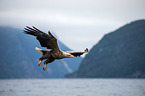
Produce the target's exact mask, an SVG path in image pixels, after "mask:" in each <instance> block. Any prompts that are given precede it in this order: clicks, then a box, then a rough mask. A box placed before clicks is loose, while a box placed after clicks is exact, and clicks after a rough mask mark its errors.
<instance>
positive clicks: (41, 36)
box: [24, 26, 59, 50]
mask: <svg viewBox="0 0 145 96" xmlns="http://www.w3.org/2000/svg"><path fill="white" fill-rule="evenodd" d="M24 29H25V30H24V33H26V34H30V35H33V36H35V37H36V39H37V40H38V41H39V42H40V45H41V46H42V47H47V49H53V50H59V47H58V44H57V39H56V38H55V37H54V36H53V35H52V34H51V33H50V32H48V33H49V34H46V33H44V32H42V31H40V30H39V29H37V28H36V27H34V26H32V28H31V27H28V26H26V28H24Z"/></svg>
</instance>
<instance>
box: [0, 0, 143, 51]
mask: <svg viewBox="0 0 145 96" xmlns="http://www.w3.org/2000/svg"><path fill="white" fill-rule="evenodd" d="M138 19H145V0H0V25H2V26H12V27H17V28H22V29H23V28H24V27H25V26H26V25H28V26H32V25H33V26H36V27H38V28H39V29H42V31H45V32H47V31H48V30H50V31H52V32H55V34H56V35H57V36H58V37H59V39H60V40H61V41H62V42H63V43H64V44H66V45H67V46H68V47H70V48H71V49H73V50H84V49H85V48H86V47H88V48H91V47H92V46H93V45H95V44H96V43H97V42H98V41H99V40H100V39H101V38H102V36H103V35H104V34H106V33H109V32H111V31H114V30H116V29H117V28H119V27H120V26H122V25H124V24H126V23H129V22H131V21H134V20H138Z"/></svg>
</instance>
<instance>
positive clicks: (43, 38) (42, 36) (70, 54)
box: [24, 26, 88, 70]
mask: <svg viewBox="0 0 145 96" xmlns="http://www.w3.org/2000/svg"><path fill="white" fill-rule="evenodd" d="M24 29H25V30H24V33H26V34H30V35H33V36H35V37H36V39H37V40H38V41H39V42H40V45H41V46H42V47H46V48H47V49H51V50H50V51H47V50H42V49H39V48H37V47H36V48H35V49H36V50H37V51H38V52H40V53H42V54H43V55H42V57H40V58H39V60H40V62H39V63H38V64H37V66H40V65H41V62H42V60H44V59H46V60H45V61H44V64H45V66H44V67H43V70H45V69H46V66H47V64H48V63H51V62H53V61H54V60H55V59H63V58H74V56H75V57H77V56H80V55H82V54H84V53H87V52H88V48H86V49H85V51H65V52H64V51H62V50H60V49H59V47H58V44H57V39H56V38H55V37H54V36H53V35H52V34H51V33H50V31H48V34H46V33H44V32H42V31H40V30H39V29H37V28H36V27H34V26H32V28H31V27H28V26H26V28H24Z"/></svg>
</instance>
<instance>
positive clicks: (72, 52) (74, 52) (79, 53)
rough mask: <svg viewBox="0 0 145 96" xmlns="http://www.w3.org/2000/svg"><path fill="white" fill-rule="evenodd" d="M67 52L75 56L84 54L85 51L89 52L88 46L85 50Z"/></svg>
mask: <svg viewBox="0 0 145 96" xmlns="http://www.w3.org/2000/svg"><path fill="white" fill-rule="evenodd" d="M65 52H67V53H70V54H71V55H73V56H76V57H77V56H81V55H83V54H84V53H87V52H88V48H86V49H85V51H65Z"/></svg>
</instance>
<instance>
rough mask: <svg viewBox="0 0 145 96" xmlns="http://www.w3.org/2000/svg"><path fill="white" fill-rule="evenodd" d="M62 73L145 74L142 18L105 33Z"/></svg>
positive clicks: (90, 75) (87, 75)
mask: <svg viewBox="0 0 145 96" xmlns="http://www.w3.org/2000/svg"><path fill="white" fill-rule="evenodd" d="M66 77H69V78H71V77H78V78H145V20H137V21H134V22H131V23H129V24H127V25H125V26H123V27H121V28H119V29H117V30H116V31H114V32H111V33H109V34H106V35H105V36H104V37H103V38H102V39H101V40H100V41H99V42H98V43H97V44H96V45H95V46H93V48H92V49H91V50H90V52H89V53H88V54H87V55H86V57H85V58H84V59H83V60H82V62H81V64H80V67H79V70H78V71H76V72H74V73H71V74H67V75H66Z"/></svg>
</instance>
